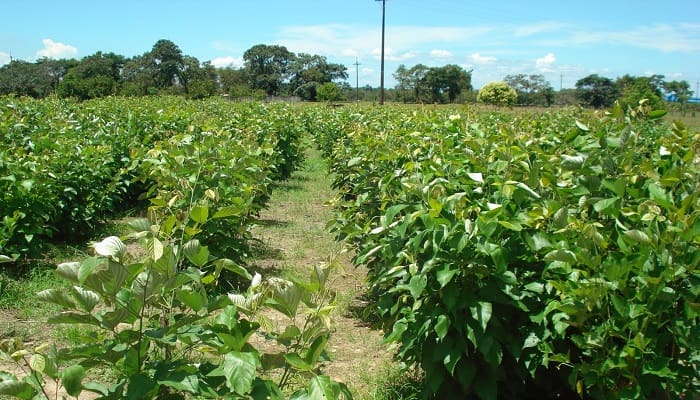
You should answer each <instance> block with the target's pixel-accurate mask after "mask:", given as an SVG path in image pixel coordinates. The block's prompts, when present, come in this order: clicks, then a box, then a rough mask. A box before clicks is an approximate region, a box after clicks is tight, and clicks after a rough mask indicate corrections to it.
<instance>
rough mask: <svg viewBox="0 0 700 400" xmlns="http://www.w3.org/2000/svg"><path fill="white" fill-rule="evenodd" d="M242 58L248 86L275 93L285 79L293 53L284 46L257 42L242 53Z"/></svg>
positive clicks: (270, 93) (271, 93) (269, 93)
mask: <svg viewBox="0 0 700 400" xmlns="http://www.w3.org/2000/svg"><path fill="white" fill-rule="evenodd" d="M243 60H244V63H245V69H246V72H247V74H248V78H249V84H250V86H251V87H252V88H253V89H262V90H264V91H265V92H266V93H267V94H268V95H275V94H278V93H279V91H280V89H281V87H282V83H283V82H284V80H285V79H287V76H288V73H289V64H290V63H291V62H292V61H293V60H294V53H292V52H290V51H289V50H287V48H286V47H284V46H277V45H274V46H268V45H264V44H258V45H255V46H253V47H251V48H250V49H248V50H246V51H245V53H243Z"/></svg>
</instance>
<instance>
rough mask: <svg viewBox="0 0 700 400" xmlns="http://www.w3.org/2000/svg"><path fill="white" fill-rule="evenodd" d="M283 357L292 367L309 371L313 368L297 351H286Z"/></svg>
mask: <svg viewBox="0 0 700 400" xmlns="http://www.w3.org/2000/svg"><path fill="white" fill-rule="evenodd" d="M284 359H285V361H287V363H288V364H289V365H290V366H291V367H292V368H294V369H297V370H299V371H304V372H311V371H313V369H314V367H313V365H310V364H309V363H307V362H306V360H304V359H303V358H301V356H300V355H299V354H297V353H287V354H285V355H284Z"/></svg>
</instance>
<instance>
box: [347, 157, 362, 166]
mask: <svg viewBox="0 0 700 400" xmlns="http://www.w3.org/2000/svg"><path fill="white" fill-rule="evenodd" d="M361 162H362V157H355V158H352V159H350V161H348V167H354V166H355V165H357V164H359V163H361Z"/></svg>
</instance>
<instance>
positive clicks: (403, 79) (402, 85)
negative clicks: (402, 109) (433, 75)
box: [394, 64, 430, 103]
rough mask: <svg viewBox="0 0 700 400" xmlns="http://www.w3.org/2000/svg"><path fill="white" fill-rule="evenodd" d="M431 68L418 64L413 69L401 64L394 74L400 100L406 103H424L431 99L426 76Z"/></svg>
mask: <svg viewBox="0 0 700 400" xmlns="http://www.w3.org/2000/svg"><path fill="white" fill-rule="evenodd" d="M429 70H430V68H428V67H427V66H425V65H423V64H416V65H414V66H413V67H411V68H406V66H405V65H403V64H401V65H399V67H398V68H397V69H396V72H395V73H394V79H396V82H397V84H396V90H397V92H398V96H399V97H400V100H402V101H404V102H416V103H422V102H423V101H425V100H427V99H428V97H429V92H428V87H427V83H426V82H425V75H426V74H427V73H428V71H429Z"/></svg>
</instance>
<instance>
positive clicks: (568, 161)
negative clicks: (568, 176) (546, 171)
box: [561, 154, 586, 171]
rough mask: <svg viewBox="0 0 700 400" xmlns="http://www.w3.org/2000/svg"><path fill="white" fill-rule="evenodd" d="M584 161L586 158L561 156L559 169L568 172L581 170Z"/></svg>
mask: <svg viewBox="0 0 700 400" xmlns="http://www.w3.org/2000/svg"><path fill="white" fill-rule="evenodd" d="M585 161H586V158H585V157H583V156H569V155H566V154H562V155H561V167H562V168H564V169H566V170H569V171H575V170H578V169H581V167H582V166H583V163H584V162H585Z"/></svg>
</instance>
